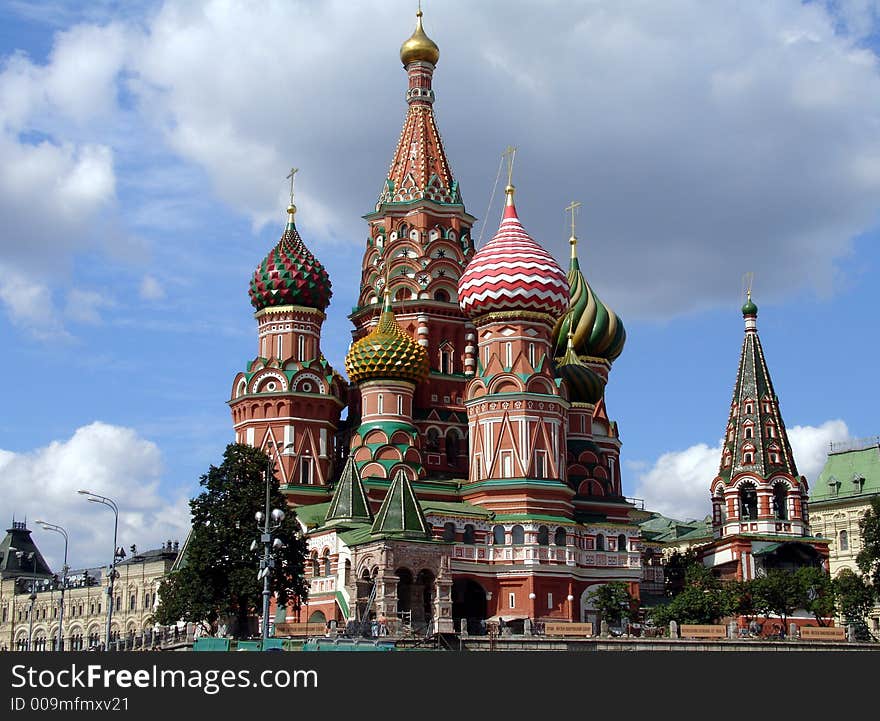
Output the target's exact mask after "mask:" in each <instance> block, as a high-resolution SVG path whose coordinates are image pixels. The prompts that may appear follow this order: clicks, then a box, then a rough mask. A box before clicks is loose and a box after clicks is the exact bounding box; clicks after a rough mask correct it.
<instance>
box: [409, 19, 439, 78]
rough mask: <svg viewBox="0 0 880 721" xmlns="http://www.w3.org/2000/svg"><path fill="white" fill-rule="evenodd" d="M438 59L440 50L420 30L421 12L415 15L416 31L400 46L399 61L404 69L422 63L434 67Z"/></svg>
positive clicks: (421, 29)
mask: <svg viewBox="0 0 880 721" xmlns="http://www.w3.org/2000/svg"><path fill="white" fill-rule="evenodd" d="M439 59H440V48H438V47H437V43H435V42H434V41H433V40H431V38H429V37H428V36H427V35H425V31H424V29H423V28H422V10H421V8H419V11H418V12H417V13H416V29H415V32H414V33H413V34H412V36H411V37H410V38H409V40H407V41H406V42H405V43H404V44H403V45H401V46H400V61H401V62H402V63H403V65H404V67H405V66H407V65H409V64H410V63H414V62H418V61H422V62H426V63H431V65H436V64H437V60H439Z"/></svg>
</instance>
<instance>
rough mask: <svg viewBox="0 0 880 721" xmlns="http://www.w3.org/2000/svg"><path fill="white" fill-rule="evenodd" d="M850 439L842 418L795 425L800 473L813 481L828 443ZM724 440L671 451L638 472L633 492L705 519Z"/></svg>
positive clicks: (675, 512)
mask: <svg viewBox="0 0 880 721" xmlns="http://www.w3.org/2000/svg"><path fill="white" fill-rule="evenodd" d="M848 438H849V430H848V428H847V426H846V423H844V422H843V421H842V420H830V421H825V423H823V424H822V425H820V426H794V427H792V428H789V429H788V440H789V442H790V443H791V448H792V452H793V453H794V459H795V464H796V465H797V468H798V472H799V473H800V474H801V475H804V476H806V477H807V482H808V483H811V482H812V481H813V480H814V479H815V478H816V476H817V475H818V474H819V472H820V471H821V470H822V467H823V466H824V464H825V457H826V455H827V454H828V448H829V443H831V442H832V441H834V442H838V441H844V440H847V439H848ZM720 462H721V442H720V441H719V443H718V444H717V445H716V446H714V447H710V446H708V445H706V444H705V443H699V444H697V445H694V446H691V447H690V448H686V449H685V450H683V451H670V452H669V453H664V454H663V455H661V456H660V457H659V458H658V459H657V460H656V461H655V462H654V464H653V465H652V466H651V467H650V468H647V470H643V471H642V472H640V473H639V475H638V480H637V486H636V490H635V492H634V495H635V496H636V497H637V498H642V499H644V500H645V507H646V508H647V509H648V510H651V511H658V512H660V513H662V514H663V515H665V516H670V517H671V518H677V519H679V520H686V519H693V518H704V517H705V516H706V515H708V514H709V513H711V510H712V508H711V505H710V502H709V484H710V483H711V482H712V479H713V478H715V476H716V475H717V474H718V466H719V464H720Z"/></svg>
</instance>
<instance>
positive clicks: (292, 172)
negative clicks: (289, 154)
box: [287, 168, 299, 205]
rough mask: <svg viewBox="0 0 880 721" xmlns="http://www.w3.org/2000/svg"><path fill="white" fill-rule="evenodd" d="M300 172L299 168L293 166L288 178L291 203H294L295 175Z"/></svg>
mask: <svg viewBox="0 0 880 721" xmlns="http://www.w3.org/2000/svg"><path fill="white" fill-rule="evenodd" d="M298 172H299V168H291V169H290V175H288V176H287V179H288V180H289V181H290V204H291V205H293V180H294V176H295V175H296V174H297V173H298Z"/></svg>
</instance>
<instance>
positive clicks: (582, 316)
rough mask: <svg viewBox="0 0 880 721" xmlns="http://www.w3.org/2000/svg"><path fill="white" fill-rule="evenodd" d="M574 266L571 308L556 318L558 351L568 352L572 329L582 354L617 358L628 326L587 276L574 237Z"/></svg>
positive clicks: (576, 346)
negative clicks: (578, 255)
mask: <svg viewBox="0 0 880 721" xmlns="http://www.w3.org/2000/svg"><path fill="white" fill-rule="evenodd" d="M570 242H571V246H572V257H571V267H570V268H569V271H568V285H569V287H570V289H571V302H570V304H569V311H568V313H566V314H565V315H564V316H563V317H562V318H560V319H559V320H558V321H557V322H556V327H555V328H554V329H553V343H554V346H555V348H556V351H555V353H554V355H556V356H557V357H558V356H561V355H564V354H565V351H566V344H567V338H568V334H569V332H571V333H572V336H573V341H574V350H575V352H576V353H577V354H578V355H580V356H589V357H592V358H604V359H605V360H607V361H613V360H614V359H615V358H617V357H618V356H619V355H620V354H621V353H622V352H623V346H624V343H625V342H626V330H625V329H624V327H623V322H622V321H621V320H620V318H618V317H617V314H616V313H615V312H614V311H613V310H611V308H609V307H608V306H607V305H605V304H604V303H603V302H602V301H601V300H600V299H599V296H598V295H596V293H595V292H594V291H593V289H592V288H591V287H590V284H589V283H587V281H586V280H585V279H584V275H583V273H581V270H580V266H579V264H578V259H577V255H576V254H575V248H576V241H575V239H574V238H572V240H571V241H570Z"/></svg>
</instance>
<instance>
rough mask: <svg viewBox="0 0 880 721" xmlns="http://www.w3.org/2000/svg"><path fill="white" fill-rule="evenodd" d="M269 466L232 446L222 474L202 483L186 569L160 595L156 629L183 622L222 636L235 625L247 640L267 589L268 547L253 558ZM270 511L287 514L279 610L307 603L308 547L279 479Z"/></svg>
mask: <svg viewBox="0 0 880 721" xmlns="http://www.w3.org/2000/svg"><path fill="white" fill-rule="evenodd" d="M268 468H269V458H268V457H267V456H266V454H265V453H263V452H262V451H259V450H257V449H255V448H252V447H251V446H247V445H241V444H236V443H233V444H230V445H228V446H227V447H226V451H225V452H224V454H223V462H222V463H221V464H220V465H219V466H211V467H210V469H209V470H208V472H207V473H206V474H205V475H203V476H202V477H201V479H200V481H199V482H200V484H201V486H202V487H203V488H204V489H205V490H204V491H202V493H201V494H199V495H198V496H197V497H196V498H193V499H192V500H191V501H190V509H191V512H192V530H191V532H190V537H189V539H188V541H187V543H186V547H185V551H184V553H185V556H184V558H183V559H182V562H181V564H180V568H179V569H178V570H176V571H174V572H173V573H172V574H170V575H169V576H168V578H166V579H165V580H164V581H163V582H162V584H161V585H160V588H159V607H158V609H157V612H156V621H157V622H158V623H160V624H163V625H168V624H172V623H176V622H177V621H178V620H181V621H190V622H193V623H198V624H202V625H203V626H204V625H206V626H207V627H208V629H209V631H210V632H211V633H216V631H217V627H218V625H219V623H220V621H221V619H223V618H228V617H231V618H232V619H234V620H235V621H236V622H237V630H238V632H239V633H243V631H244V629H246V628H247V619H248V617H249V616H253V615H255V614H256V613H258V612H259V611H261V610H262V590H263V589H262V581H261V580H258V579H257V572H258V570H259V557H260V554H261V553H262V550H263V548H262V545H261V544H258V546H257V547H256V548H255V549H254V550H251V544H252V543H253V541H254V540H255V539H259V536H260V530H259V529H258V528H257V522H256V520H255V518H254V516H255V514H256V513H257V511H263V512H265V499H266V474H267V470H268ZM269 492H270V495H269V502H270V507H271V508H280V509H283V510H286V516H285V518H284V521H283V522H282V525H281V527H280V528H279V529H278V531H277V533H276V535H277V536H278V538H280V539H281V540H282V542H283V544H284V545H283V546H282V547H281V548H279V549H275V550H274V551H273V556H274V559H275V568H274V570H273V573H272V578H271V588H272V590H273V591H274V593H275V596H276V600H277V602H278V605H279V606H284V605H286V604H287V603H288V601H290V600H291V599H302V598H305V596H306V595H307V592H308V590H307V586H306V583H305V579H304V575H303V569H304V563H305V557H306V543H305V539H303V537H302V534H301V533H300V532H299V527H298V524H297V521H296V514H295V513H294V512H293V511H292V510H289V509H287V502H286V501H285V499H284V496H283V495H282V494H281V492H280V491H279V489H278V480H277V479H276V478H275V475H274V474H273V475H272V476H271V479H270V483H269Z"/></svg>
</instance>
